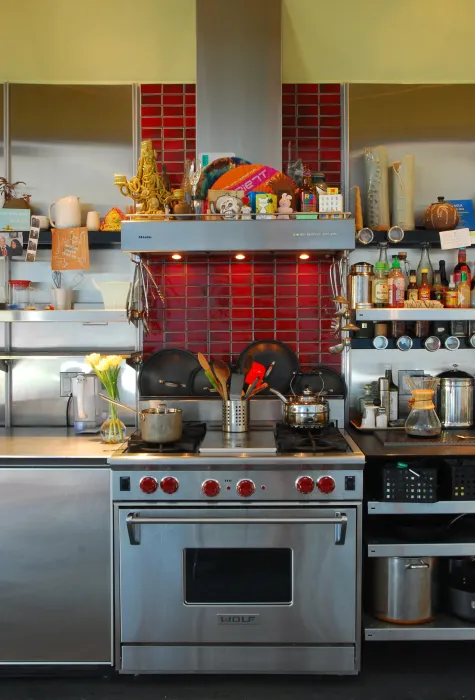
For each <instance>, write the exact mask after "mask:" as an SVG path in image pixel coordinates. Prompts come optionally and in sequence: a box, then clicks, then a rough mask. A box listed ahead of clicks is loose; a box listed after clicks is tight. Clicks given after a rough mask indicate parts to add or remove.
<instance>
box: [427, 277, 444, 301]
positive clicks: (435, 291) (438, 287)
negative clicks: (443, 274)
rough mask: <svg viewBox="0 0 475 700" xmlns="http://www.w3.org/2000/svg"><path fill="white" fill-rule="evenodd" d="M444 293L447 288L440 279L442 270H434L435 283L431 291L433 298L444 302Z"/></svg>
mask: <svg viewBox="0 0 475 700" xmlns="http://www.w3.org/2000/svg"><path fill="white" fill-rule="evenodd" d="M444 293H445V289H444V286H443V284H442V282H441V280H440V271H439V270H436V271H435V272H434V285H433V287H432V291H431V294H430V296H431V299H434V300H435V301H440V302H441V303H442V304H443V303H444Z"/></svg>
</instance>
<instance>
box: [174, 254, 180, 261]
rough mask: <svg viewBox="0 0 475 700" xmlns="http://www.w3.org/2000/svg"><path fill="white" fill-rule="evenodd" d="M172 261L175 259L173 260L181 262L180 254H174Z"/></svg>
mask: <svg viewBox="0 0 475 700" xmlns="http://www.w3.org/2000/svg"><path fill="white" fill-rule="evenodd" d="M172 259H173V260H181V255H180V253H174V254H173V255H172Z"/></svg>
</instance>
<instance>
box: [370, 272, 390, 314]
mask: <svg viewBox="0 0 475 700" xmlns="http://www.w3.org/2000/svg"><path fill="white" fill-rule="evenodd" d="M374 267H375V275H374V278H373V306H374V307H375V308H376V309H383V308H384V307H386V306H387V305H388V297H389V285H388V278H387V275H386V264H385V263H383V262H377V263H376V265H375V266H374Z"/></svg>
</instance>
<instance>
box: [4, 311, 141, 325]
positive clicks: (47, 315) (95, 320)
mask: <svg viewBox="0 0 475 700" xmlns="http://www.w3.org/2000/svg"><path fill="white" fill-rule="evenodd" d="M126 321H127V312H126V310H125V309H117V310H108V309H77V310H76V309H72V310H71V311H44V310H42V311H23V310H21V309H7V310H6V311H0V323H54V322H61V323H83V324H85V325H89V324H91V325H95V324H106V323H125V322H126Z"/></svg>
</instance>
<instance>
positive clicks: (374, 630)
mask: <svg viewBox="0 0 475 700" xmlns="http://www.w3.org/2000/svg"><path fill="white" fill-rule="evenodd" d="M363 625H364V638H365V639H366V640H367V641H369V642H418V641H419V642H421V641H422V642H424V641H426V642H429V641H434V642H435V641H464V640H475V624H471V623H470V622H465V621H464V620H461V619H459V618H458V617H452V616H451V615H447V613H440V614H438V615H437V616H436V618H435V620H434V621H433V622H426V623H425V624H422V625H395V624H393V623H391V622H383V621H382V620H377V619H376V618H375V617H371V615H364V617H363Z"/></svg>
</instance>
